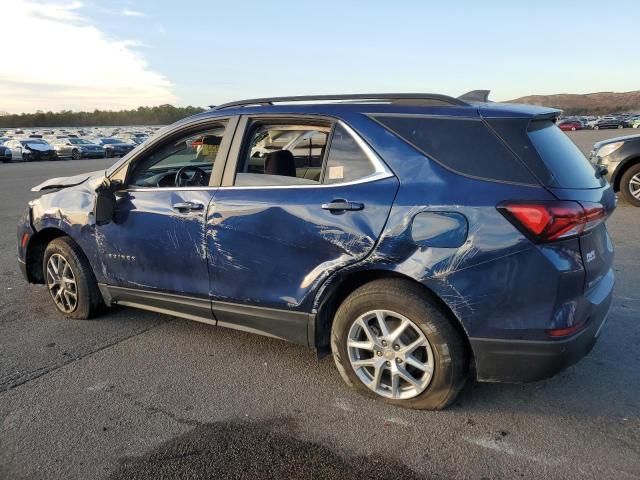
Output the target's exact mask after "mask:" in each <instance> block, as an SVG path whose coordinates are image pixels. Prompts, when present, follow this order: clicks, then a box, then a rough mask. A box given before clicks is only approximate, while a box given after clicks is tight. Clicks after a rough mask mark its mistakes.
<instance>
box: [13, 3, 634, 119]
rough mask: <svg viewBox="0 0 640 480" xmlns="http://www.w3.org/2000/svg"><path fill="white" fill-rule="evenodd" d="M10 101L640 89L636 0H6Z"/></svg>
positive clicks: (39, 104) (94, 103) (68, 103)
mask: <svg viewBox="0 0 640 480" xmlns="http://www.w3.org/2000/svg"><path fill="white" fill-rule="evenodd" d="M0 12H2V16H1V17H0V18H2V33H3V48H2V54H1V55H0V111H6V112H10V113H20V112H34V111H37V110H43V111H48V110H53V111H59V110H63V109H64V110H93V109H95V108H99V109H112V110H118V109H123V108H135V107H137V106H140V105H147V106H152V105H160V104H165V103H171V104H174V105H180V106H185V105H195V106H207V105H211V104H217V103H222V102H225V101H231V100H234V99H236V100H237V99H241V98H253V97H264V96H279V95H302V94H325V93H365V92H366V93H370V92H429V93H444V94H448V95H454V96H457V95H461V94H462V93H465V92H467V91H469V90H474V89H490V90H491V91H492V94H491V99H493V100H509V99H513V98H517V97H520V96H524V95H529V94H553V93H589V92H598V91H618V92H622V91H631V90H639V89H640V43H639V42H638V34H637V29H638V25H637V22H638V19H640V2H639V1H638V0H632V1H628V0H617V1H616V2H603V1H591V0H581V1H573V0H564V1H557V0H553V1H550V0H538V1H536V2H520V1H515V0H511V1H501V0H495V1H491V0H484V1H480V0H468V1H464V0H449V1H437V2H432V1H429V0H422V1H419V0H418V1H410V0H406V1H402V0H395V1H393V0H392V1H389V0H387V1H378V0H369V1H359V0H352V1H346V0H340V1H334V0H323V1H321V2H301V1H297V2H296V1H289V0H286V1H276V0H272V1H269V0H259V1H253V0H236V1H235V2H229V1H217V0H193V1H190V0H171V1H168V0H112V1H109V0H101V1H98V0H44V1H39V0H0Z"/></svg>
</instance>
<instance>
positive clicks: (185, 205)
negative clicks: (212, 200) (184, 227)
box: [173, 202, 204, 212]
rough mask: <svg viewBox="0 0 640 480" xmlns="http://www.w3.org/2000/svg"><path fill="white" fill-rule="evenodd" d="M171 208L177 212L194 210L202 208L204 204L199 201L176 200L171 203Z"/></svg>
mask: <svg viewBox="0 0 640 480" xmlns="http://www.w3.org/2000/svg"><path fill="white" fill-rule="evenodd" d="M173 209H174V210H178V211H179V212H196V211H201V210H204V205H203V204H202V203H199V202H178V203H174V204H173Z"/></svg>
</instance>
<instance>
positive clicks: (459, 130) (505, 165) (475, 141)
mask: <svg viewBox="0 0 640 480" xmlns="http://www.w3.org/2000/svg"><path fill="white" fill-rule="evenodd" d="M374 119H375V120H376V121H378V122H379V123H381V124H382V125H383V126H385V127H386V128H388V129H389V130H391V131H392V132H393V133H395V134H396V135H398V136H399V137H400V138H402V139H403V140H405V141H406V142H408V143H409V144H410V145H412V146H413V147H414V148H416V149H417V150H419V151H420V152H422V153H424V154H425V155H427V156H428V157H429V158H431V159H433V160H434V161H436V162H438V163H439V164H441V165H442V166H444V167H445V168H448V169H450V170H453V171H454V172H456V173H460V174H463V175H467V176H471V177H476V178H481V179H484V180H491V181H501V182H510V183H523V184H537V183H538V182H537V181H536V180H535V178H534V177H533V175H532V174H531V172H529V171H528V170H527V168H526V167H525V166H524V164H523V163H522V162H521V161H520V159H519V158H518V157H516V156H515V155H514V154H513V153H512V152H510V151H509V149H508V148H507V147H506V146H505V145H504V144H503V143H502V141H501V140H500V139H499V138H498V137H497V136H496V135H495V134H494V133H493V132H492V131H491V130H489V128H487V126H486V125H485V124H484V122H483V121H482V120H480V119H466V118H465V119H456V118H438V117H422V116H386V115H381V116H375V117H374Z"/></svg>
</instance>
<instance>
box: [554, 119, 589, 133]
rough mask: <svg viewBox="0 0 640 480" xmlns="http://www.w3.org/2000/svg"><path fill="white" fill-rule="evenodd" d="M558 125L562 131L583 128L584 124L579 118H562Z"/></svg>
mask: <svg viewBox="0 0 640 480" xmlns="http://www.w3.org/2000/svg"><path fill="white" fill-rule="evenodd" d="M558 127H559V128H560V130H562V131H575V130H582V129H583V128H584V125H583V124H582V122H580V121H579V120H562V121H560V122H558Z"/></svg>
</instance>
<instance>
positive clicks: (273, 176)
mask: <svg viewBox="0 0 640 480" xmlns="http://www.w3.org/2000/svg"><path fill="white" fill-rule="evenodd" d="M329 131H330V129H329V127H321V126H310V125H257V126H256V127H255V128H253V130H251V133H250V134H249V137H248V142H247V143H246V144H245V148H244V150H243V151H244V153H243V155H242V157H241V159H240V160H241V161H240V162H239V163H238V170H237V172H236V180H235V185H238V186H270V185H317V184H319V183H320V181H321V177H322V164H323V161H324V157H325V151H326V148H327V139H328V137H329Z"/></svg>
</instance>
